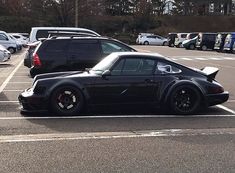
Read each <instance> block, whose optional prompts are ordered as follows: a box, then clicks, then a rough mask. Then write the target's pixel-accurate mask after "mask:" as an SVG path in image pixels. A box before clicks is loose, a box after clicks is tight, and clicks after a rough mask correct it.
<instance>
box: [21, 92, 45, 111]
mask: <svg viewBox="0 0 235 173" xmlns="http://www.w3.org/2000/svg"><path fill="white" fill-rule="evenodd" d="M18 100H19V102H20V104H21V105H22V107H23V108H22V110H24V111H44V110H47V105H48V102H47V99H45V97H44V96H41V95H36V94H34V93H33V91H32V89H31V88H29V89H26V90H25V91H24V92H22V93H21V94H20V95H19V97H18Z"/></svg>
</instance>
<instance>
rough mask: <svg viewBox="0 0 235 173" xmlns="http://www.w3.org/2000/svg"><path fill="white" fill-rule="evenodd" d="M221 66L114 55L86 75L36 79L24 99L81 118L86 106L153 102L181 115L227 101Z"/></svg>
mask: <svg viewBox="0 0 235 173" xmlns="http://www.w3.org/2000/svg"><path fill="white" fill-rule="evenodd" d="M217 72H218V69H217V68H214V67H206V68H204V69H202V70H197V69H191V68H188V67H185V66H183V65H180V64H177V63H175V62H173V61H171V60H170V59H167V58H165V57H163V56H161V55H159V54H147V53H137V52H123V53H113V54H111V55H109V56H107V57H106V58H104V59H103V60H102V61H101V62H99V63H98V64H97V65H96V66H95V67H93V68H92V69H90V70H86V71H83V72H82V71H76V72H71V71H70V72H58V73H48V74H42V75H37V76H36V77H35V78H34V82H33V86H32V88H29V89H27V90H25V91H24V92H23V93H21V94H20V95H19V101H20V103H21V104H22V106H23V110H28V111H35V110H52V111H53V112H55V113H57V114H61V115H74V114H79V113H80V112H81V110H82V109H83V108H84V107H85V106H87V105H110V104H115V105H121V104H125V105H127V104H132V105H133V104H138V105H139V104H143V105H144V104H148V105H150V104H151V105H153V106H158V107H159V106H160V107H167V108H170V109H168V110H171V111H173V112H174V113H177V114H192V113H195V112H196V111H197V110H198V109H199V108H200V107H202V106H206V107H208V106H212V105H216V104H220V103H223V102H225V101H227V100H228V97H229V93H228V92H226V91H224V89H223V87H222V86H221V85H220V84H219V83H218V82H217V81H216V80H215V76H216V74H217Z"/></svg>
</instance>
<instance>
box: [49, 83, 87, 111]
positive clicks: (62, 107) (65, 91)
mask: <svg viewBox="0 0 235 173" xmlns="http://www.w3.org/2000/svg"><path fill="white" fill-rule="evenodd" d="M50 103H51V108H52V111H54V112H55V113H57V114H59V115H67V116H68V115H75V114H79V113H80V112H81V110H82V109H83V106H84V98H83V95H82V93H81V91H80V90H79V89H77V88H75V87H73V86H61V87H59V88H57V89H56V90H55V91H54V92H53V94H52V96H51V99H50Z"/></svg>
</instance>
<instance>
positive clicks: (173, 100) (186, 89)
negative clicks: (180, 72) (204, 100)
mask: <svg viewBox="0 0 235 173" xmlns="http://www.w3.org/2000/svg"><path fill="white" fill-rule="evenodd" d="M169 102H170V108H171V111H172V112H173V113H176V114H178V115H188V114H193V113H195V112H196V111H197V110H198V109H199V106H200V104H201V95H200V93H199V91H198V89H196V88H195V87H193V86H190V85H188V86H179V87H177V88H175V89H174V90H173V92H172V93H171V95H170V101H169Z"/></svg>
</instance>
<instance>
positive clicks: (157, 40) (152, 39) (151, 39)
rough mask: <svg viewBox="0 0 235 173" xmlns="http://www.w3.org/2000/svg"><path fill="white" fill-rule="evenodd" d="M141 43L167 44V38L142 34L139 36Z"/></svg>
mask: <svg viewBox="0 0 235 173" xmlns="http://www.w3.org/2000/svg"><path fill="white" fill-rule="evenodd" d="M138 43H139V44H144V45H158V46H166V45H167V39H166V38H164V37H162V36H159V35H142V36H141V37H139V38H138Z"/></svg>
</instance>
